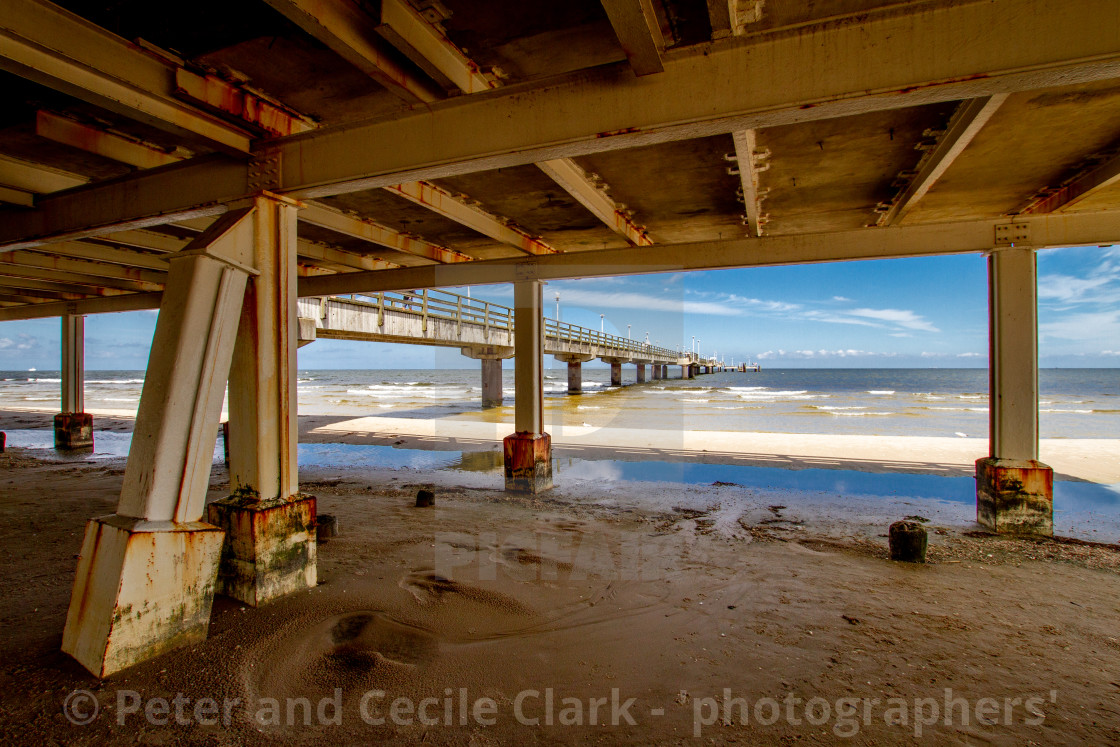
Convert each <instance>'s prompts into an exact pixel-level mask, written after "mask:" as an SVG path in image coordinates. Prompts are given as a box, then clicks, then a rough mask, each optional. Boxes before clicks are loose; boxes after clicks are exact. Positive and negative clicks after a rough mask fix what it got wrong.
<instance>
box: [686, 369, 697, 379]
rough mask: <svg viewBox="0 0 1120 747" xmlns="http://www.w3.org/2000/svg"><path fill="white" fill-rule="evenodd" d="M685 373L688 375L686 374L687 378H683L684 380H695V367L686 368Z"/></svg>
mask: <svg viewBox="0 0 1120 747" xmlns="http://www.w3.org/2000/svg"><path fill="white" fill-rule="evenodd" d="M687 371H688V374H687V376H685V378H687V379H695V378H696V366H688V368H687Z"/></svg>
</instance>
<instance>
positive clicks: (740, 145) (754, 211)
mask: <svg viewBox="0 0 1120 747" xmlns="http://www.w3.org/2000/svg"><path fill="white" fill-rule="evenodd" d="M732 139H733V140H734V141H735V160H736V162H737V163H738V165H739V181H740V182H741V184H742V187H743V208H744V211H745V218H746V226H747V233H748V235H750V236H761V235H762V224H763V223H764V222H765V221H764V219H763V216H762V193H760V191H759V188H758V185H759V178H758V173H759V172H760V171H765V170H766V169H767V168H769V165H766V166H762V165H761V164H760V163H759V161H760V160H762V159H761V154H760V153H759V152H758V143H757V136H756V134H755V131H754V130H740V131H739V132H734V133H732Z"/></svg>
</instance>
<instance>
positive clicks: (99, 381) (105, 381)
mask: <svg viewBox="0 0 1120 747" xmlns="http://www.w3.org/2000/svg"><path fill="white" fill-rule="evenodd" d="M38 380H39V381H55V379H38ZM86 383H87V384H143V383H144V380H143V379H87V380H86Z"/></svg>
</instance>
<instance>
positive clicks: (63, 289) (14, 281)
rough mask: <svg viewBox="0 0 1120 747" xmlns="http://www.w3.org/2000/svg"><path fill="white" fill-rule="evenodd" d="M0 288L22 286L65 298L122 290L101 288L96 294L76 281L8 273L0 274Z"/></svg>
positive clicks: (107, 293)
mask: <svg viewBox="0 0 1120 747" xmlns="http://www.w3.org/2000/svg"><path fill="white" fill-rule="evenodd" d="M0 288H23V289H25V290H33V291H48V292H51V293H61V294H66V295H63V296H58V297H59V298H65V297H67V296H73V297H74V298H84V297H86V296H94V295H117V294H120V293H122V291H119V290H115V289H103V290H102V291H101V293H100V294H98V293H97V292H96V291H94V289H92V288H89V287H86V286H84V285H78V284H76V283H58V282H53V281H50V280H38V279H36V278H17V277H11V276H8V275H0Z"/></svg>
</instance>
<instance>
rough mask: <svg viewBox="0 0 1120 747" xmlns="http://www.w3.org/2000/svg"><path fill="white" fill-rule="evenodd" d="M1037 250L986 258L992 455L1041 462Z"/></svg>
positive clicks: (1005, 251) (998, 253) (1004, 251)
mask: <svg viewBox="0 0 1120 747" xmlns="http://www.w3.org/2000/svg"><path fill="white" fill-rule="evenodd" d="M1036 261H1037V260H1036V256H1035V252H1034V250H1033V249H1001V250H999V251H995V252H992V254H991V255H990V256H989V257H988V325H989V333H990V334H989V344H990V360H989V372H990V373H989V375H990V381H991V387H990V389H991V392H990V396H991V402H990V407H989V423H990V433H989V445H990V449H989V454H988V456H991V457H995V458H998V459H1014V460H1019V461H1027V460H1031V459H1038V291H1037V288H1038V278H1037V270H1036Z"/></svg>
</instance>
